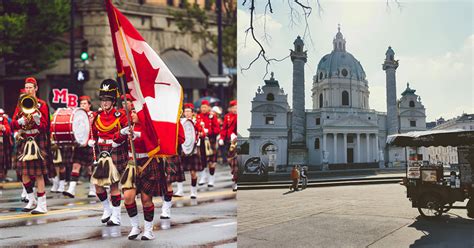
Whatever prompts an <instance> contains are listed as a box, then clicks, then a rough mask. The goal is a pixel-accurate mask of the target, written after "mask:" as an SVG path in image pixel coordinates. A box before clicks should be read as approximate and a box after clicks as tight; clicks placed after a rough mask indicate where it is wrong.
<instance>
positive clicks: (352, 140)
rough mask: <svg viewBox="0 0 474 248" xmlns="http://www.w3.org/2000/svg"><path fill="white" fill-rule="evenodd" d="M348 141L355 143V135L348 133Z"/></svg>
mask: <svg viewBox="0 0 474 248" xmlns="http://www.w3.org/2000/svg"><path fill="white" fill-rule="evenodd" d="M347 143H354V136H352V135H347Z"/></svg>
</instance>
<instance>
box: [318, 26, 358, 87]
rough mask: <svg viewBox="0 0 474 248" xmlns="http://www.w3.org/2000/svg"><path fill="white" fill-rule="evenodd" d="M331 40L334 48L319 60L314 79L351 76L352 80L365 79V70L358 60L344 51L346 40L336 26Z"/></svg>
mask: <svg viewBox="0 0 474 248" xmlns="http://www.w3.org/2000/svg"><path fill="white" fill-rule="evenodd" d="M338 29H339V30H338V32H337V34H336V37H335V38H334V40H333V45H334V49H333V51H332V52H331V53H330V54H326V55H325V56H323V58H322V59H321V60H320V61H319V64H318V68H317V70H316V81H317V82H319V81H321V80H323V79H324V78H334V77H335V78H345V77H346V78H352V79H353V80H358V81H365V77H366V75H365V71H364V69H363V68H362V65H361V64H360V62H359V61H358V60H357V59H356V58H355V57H354V56H353V55H352V54H350V53H349V52H347V51H346V40H345V39H344V36H343V35H342V33H341V30H340V27H339V28H338Z"/></svg>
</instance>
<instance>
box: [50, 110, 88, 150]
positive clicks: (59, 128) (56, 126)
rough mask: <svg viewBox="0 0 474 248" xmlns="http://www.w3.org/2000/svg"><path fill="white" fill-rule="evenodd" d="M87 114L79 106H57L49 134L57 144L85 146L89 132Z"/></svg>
mask: <svg viewBox="0 0 474 248" xmlns="http://www.w3.org/2000/svg"><path fill="white" fill-rule="evenodd" d="M90 129H91V126H90V122H89V116H88V115H87V113H86V111H85V110H83V109H81V108H59V109H57V110H56V111H55V112H54V115H53V121H52V122H51V135H52V138H53V142H55V143H57V144H79V145H80V146H86V145H87V141H88V140H89V134H90Z"/></svg>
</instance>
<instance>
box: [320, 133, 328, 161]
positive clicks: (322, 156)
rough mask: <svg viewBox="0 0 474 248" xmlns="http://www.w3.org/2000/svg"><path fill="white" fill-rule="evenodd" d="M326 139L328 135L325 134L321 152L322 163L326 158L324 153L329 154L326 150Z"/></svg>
mask: <svg viewBox="0 0 474 248" xmlns="http://www.w3.org/2000/svg"><path fill="white" fill-rule="evenodd" d="M326 139H327V134H325V133H323V149H322V152H321V161H322V159H323V158H324V152H327V150H326Z"/></svg>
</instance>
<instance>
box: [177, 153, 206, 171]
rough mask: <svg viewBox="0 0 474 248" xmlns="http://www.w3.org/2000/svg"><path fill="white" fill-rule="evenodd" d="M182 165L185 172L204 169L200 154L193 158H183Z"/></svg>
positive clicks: (192, 156) (194, 155)
mask: <svg viewBox="0 0 474 248" xmlns="http://www.w3.org/2000/svg"><path fill="white" fill-rule="evenodd" d="M198 153H199V152H198ZM181 164H182V165H183V169H184V171H202V170H203V169H204V167H203V166H202V163H201V157H200V156H199V154H193V155H191V156H182V157H181Z"/></svg>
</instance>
